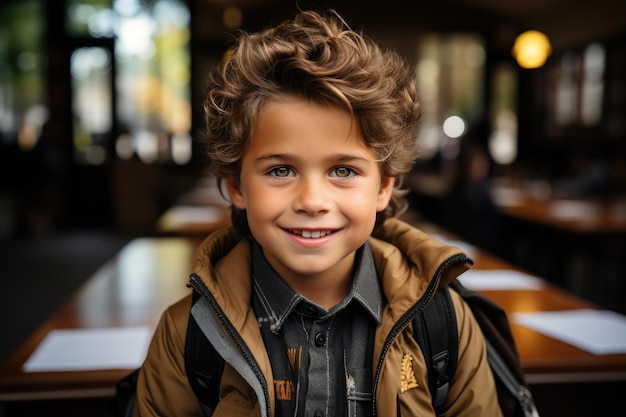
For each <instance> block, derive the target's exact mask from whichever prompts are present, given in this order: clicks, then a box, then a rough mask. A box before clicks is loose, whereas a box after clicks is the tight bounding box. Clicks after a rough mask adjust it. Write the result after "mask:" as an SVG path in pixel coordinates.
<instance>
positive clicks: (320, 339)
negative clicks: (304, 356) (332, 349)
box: [315, 333, 326, 416]
mask: <svg viewBox="0 0 626 417" xmlns="http://www.w3.org/2000/svg"><path fill="white" fill-rule="evenodd" d="M325 344H326V336H325V335H324V333H318V334H316V335H315V346H317V347H322V346H324V345H325ZM315 415H316V416H317V413H315ZM320 415H321V414H320Z"/></svg>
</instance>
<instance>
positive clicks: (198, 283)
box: [189, 274, 272, 417]
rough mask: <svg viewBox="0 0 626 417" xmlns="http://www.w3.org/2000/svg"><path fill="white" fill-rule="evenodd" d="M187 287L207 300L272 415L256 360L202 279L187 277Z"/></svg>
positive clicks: (265, 385)
mask: <svg viewBox="0 0 626 417" xmlns="http://www.w3.org/2000/svg"><path fill="white" fill-rule="evenodd" d="M189 286H190V287H191V288H193V289H194V290H195V291H197V292H199V293H200V294H201V295H202V296H203V297H204V298H206V299H207V301H208V302H209V305H210V306H211V308H212V309H213V313H214V314H215V317H216V318H217V320H218V321H219V323H220V325H221V326H222V328H223V329H224V331H225V332H226V334H227V335H228V337H229V338H230V339H231V340H232V341H233V343H234V344H235V346H236V347H237V349H238V350H239V352H240V353H241V355H242V356H243V358H244V360H245V361H246V363H247V364H248V366H250V368H251V369H252V371H253V372H254V375H255V376H256V377H257V379H258V380H259V382H260V383H261V387H262V388H263V396H264V397H265V404H266V410H265V411H266V413H267V416H268V417H270V416H271V415H272V413H271V406H270V398H269V392H268V388H267V382H266V381H265V376H264V375H263V372H261V369H260V368H259V365H258V364H257V362H256V360H255V359H254V357H253V356H252V352H250V350H249V349H248V347H247V346H246V343H245V342H244V341H243V339H242V338H241V336H240V335H239V333H237V331H236V330H235V329H234V328H233V325H232V324H231V322H230V320H228V318H227V317H226V315H225V314H224V312H223V311H222V309H221V308H220V306H219V305H218V304H217V301H215V298H214V297H213V295H212V294H211V292H210V291H209V290H208V289H207V288H206V286H205V285H204V283H203V282H202V279H201V278H200V277H199V276H198V275H196V274H191V275H190V277H189Z"/></svg>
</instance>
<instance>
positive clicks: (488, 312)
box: [114, 280, 539, 417]
mask: <svg viewBox="0 0 626 417" xmlns="http://www.w3.org/2000/svg"><path fill="white" fill-rule="evenodd" d="M450 289H451V290H453V291H456V292H457V293H458V294H459V295H460V296H461V298H463V299H464V300H465V302H466V303H467V304H468V306H469V307H470V309H471V311H472V313H473V314H474V317H475V318H476V321H477V322H478V324H479V326H480V328H481V330H482V332H483V334H484V336H485V341H486V345H487V358H488V360H489V364H490V366H491V370H492V372H493V375H494V379H495V382H496V390H497V394H498V402H499V405H500V409H501V410H502V414H503V416H504V417H539V413H538V412H537V409H536V407H535V404H534V401H533V398H532V394H531V393H530V390H529V389H528V387H527V385H526V382H525V380H524V374H523V372H522V369H521V366H520V363H519V357H518V354H517V348H516V347H515V342H514V340H513V335H512V333H511V329H510V327H509V322H508V319H507V316H506V313H505V312H504V310H502V308H501V307H499V306H498V305H497V304H495V303H494V302H493V301H491V300H489V299H488V298H487V297H485V296H483V295H482V294H480V293H478V292H475V291H472V290H470V289H468V288H465V287H464V286H463V285H462V284H461V283H460V282H459V281H458V280H455V281H453V282H452V283H451V284H450V286H449V288H448V287H446V288H442V289H440V290H439V291H437V292H436V293H435V296H434V297H433V299H432V300H431V302H430V303H428V304H427V305H426V306H425V307H424V308H423V309H422V310H420V312H419V314H418V315H417V316H416V317H415V319H414V320H413V336H414V337H415V340H416V341H417V342H418V344H419V345H420V348H421V349H422V352H423V354H424V358H425V360H426V366H427V368H428V380H429V381H428V385H429V389H430V392H431V396H432V404H433V407H434V409H435V411H436V412H437V414H439V413H440V412H441V408H442V407H443V405H444V404H445V400H446V398H447V396H448V391H449V388H450V384H451V382H452V380H453V378H454V374H455V372H456V367H457V358H458V337H457V322H456V315H455V312H454V305H453V304H452V299H451V297H450ZM193 297H194V299H193V302H194V303H195V301H196V300H197V298H198V297H200V295H199V294H198V293H197V292H195V291H194V293H193ZM186 337H187V339H186V343H185V370H186V372H187V377H188V378H189V384H190V385H191V388H192V389H193V391H194V393H195V394H196V396H197V397H198V400H199V402H200V404H201V405H202V408H203V411H204V414H205V415H206V416H211V415H212V414H213V410H214V408H215V406H216V405H217V403H218V401H219V385H220V380H221V376H222V372H223V370H224V360H223V359H222V358H221V357H220V356H219V354H218V353H217V352H216V351H215V349H214V348H213V346H212V345H211V343H209V341H208V339H207V338H206V337H205V336H204V335H203V334H202V331H201V330H200V328H199V327H198V324H197V323H196V321H195V318H194V317H193V316H192V315H191V314H190V315H189V325H188V326H187V336H186ZM138 373H139V370H138V369H137V370H135V371H133V372H132V373H131V374H129V375H128V376H126V377H125V378H124V379H122V380H121V381H120V382H119V383H118V385H117V389H116V395H115V405H114V407H115V409H116V412H117V415H118V416H121V417H130V416H131V413H132V408H133V404H134V400H135V389H136V385H137V376H138Z"/></svg>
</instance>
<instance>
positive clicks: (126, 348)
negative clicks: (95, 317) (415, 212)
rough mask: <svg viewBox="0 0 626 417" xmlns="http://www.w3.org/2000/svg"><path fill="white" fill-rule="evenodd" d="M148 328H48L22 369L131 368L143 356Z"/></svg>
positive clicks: (134, 366)
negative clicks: (48, 330) (50, 329)
mask: <svg viewBox="0 0 626 417" xmlns="http://www.w3.org/2000/svg"><path fill="white" fill-rule="evenodd" d="M151 336H152V330H151V329H150V328H148V327H120V328H102V329H61V330H52V331H51V332H50V333H48V334H47V335H46V337H45V338H44V340H43V341H42V342H41V344H40V345H39V346H38V347H37V349H35V351H34V352H33V354H32V355H31V356H30V358H28V360H27V361H26V362H25V363H24V366H23V369H24V372H52V371H57V372H58V371H87V370H102V369H133V368H137V367H139V366H140V365H141V364H142V363H143V360H144V359H145V357H146V353H147V350H148V345H149V343H150V338H151Z"/></svg>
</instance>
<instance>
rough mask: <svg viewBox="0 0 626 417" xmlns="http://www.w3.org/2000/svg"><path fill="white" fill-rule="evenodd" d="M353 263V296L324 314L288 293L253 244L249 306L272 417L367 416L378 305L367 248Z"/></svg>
mask: <svg viewBox="0 0 626 417" xmlns="http://www.w3.org/2000/svg"><path fill="white" fill-rule="evenodd" d="M356 262H357V268H356V272H355V276H354V280H353V284H352V289H351V291H350V292H349V294H348V295H347V296H346V297H345V298H344V299H343V300H342V301H341V302H340V303H339V304H338V305H336V306H335V307H333V308H331V309H330V310H328V311H327V310H326V309H324V308H322V307H320V306H319V305H317V304H315V303H313V302H311V301H309V300H307V299H306V298H304V297H303V296H301V295H300V294H298V293H296V292H295V291H294V290H293V289H291V287H289V286H288V285H287V284H286V283H285V281H283V280H282V278H281V277H280V276H279V275H278V274H277V273H276V272H275V271H274V270H273V268H272V267H271V266H270V265H269V263H268V262H267V260H266V259H265V257H264V256H263V252H262V249H261V247H260V246H259V245H258V244H256V243H255V244H254V245H253V253H252V271H253V282H254V292H253V296H252V307H253V309H254V312H255V314H256V316H257V319H258V321H259V326H260V328H261V334H262V336H263V341H264V343H265V346H266V349H267V351H268V354H269V358H270V362H271V364H272V372H273V374H274V381H268V383H269V384H273V385H274V391H275V394H276V416H277V417H285V416H312V417H335V416H348V415H349V416H370V415H372V348H373V340H374V332H375V330H376V327H377V326H378V325H379V324H380V321H381V315H382V309H383V303H384V301H383V296H382V291H381V288H380V284H379V282H378V278H377V275H376V269H375V267H374V261H373V259H372V253H371V249H370V247H369V245H368V244H367V243H366V244H365V245H364V246H363V247H361V248H360V249H359V250H358V251H357V258H356ZM270 389H271V387H270Z"/></svg>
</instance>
